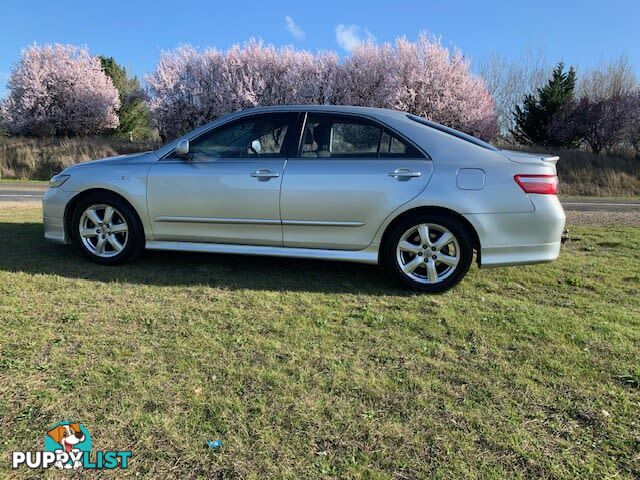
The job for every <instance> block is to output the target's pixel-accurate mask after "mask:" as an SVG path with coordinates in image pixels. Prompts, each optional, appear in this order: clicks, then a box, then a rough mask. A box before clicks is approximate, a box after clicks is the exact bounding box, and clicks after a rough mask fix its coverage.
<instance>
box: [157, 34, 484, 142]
mask: <svg viewBox="0 0 640 480" xmlns="http://www.w3.org/2000/svg"><path fill="white" fill-rule="evenodd" d="M146 80H147V84H148V85H149V89H150V93H151V105H150V106H151V110H152V112H153V114H154V115H155V118H156V121H157V122H158V127H159V129H160V132H161V134H162V135H163V136H164V137H175V136H176V135H178V134H180V133H183V132H185V131H187V130H189V129H192V128H194V127H196V126H198V125H201V124H202V123H205V122H206V121H209V120H212V119H214V118H216V117H218V116H220V115H222V114H224V113H228V112H231V111H234V110H239V109H242V108H247V107H253V106H258V105H278V104H292V103H297V104H310V103H319V104H323V103H332V104H348V105H365V106H374V107H383V108H395V109H399V110H406V111H408V112H411V113H414V114H416V115H421V116H424V117H427V118H429V119H430V120H433V121H436V122H440V123H444V124H446V125H448V126H451V127H454V128H459V129H461V130H463V131H465V132H468V133H471V134H473V135H477V136H480V137H482V138H487V139H488V138H491V137H493V136H494V135H495V133H496V128H497V127H496V114H495V106H494V103H493V100H492V99H491V96H490V95H489V93H488V91H487V89H486V88H485V85H484V81H483V80H482V79H481V78H480V77H477V76H475V75H473V74H472V73H471V72H470V70H469V63H468V61H467V60H466V59H465V58H464V57H463V56H462V54H461V53H460V52H458V51H455V52H453V53H451V52H450V51H449V50H448V49H447V48H445V47H443V46H442V45H441V44H440V42H439V41H437V40H435V39H433V38H431V37H429V36H427V35H424V34H423V35H421V36H420V37H419V38H418V40H417V41H416V42H410V41H408V40H406V39H398V40H397V41H396V43H395V45H393V46H392V45H389V44H384V45H374V44H372V43H367V44H363V45H361V46H359V47H357V48H356V49H355V50H354V51H353V52H352V53H351V55H350V56H348V57H346V58H345V59H343V60H342V61H340V59H339V57H338V56H337V55H336V54H335V53H333V52H319V53H316V54H313V53H310V52H307V51H297V50H294V49H292V48H291V47H284V48H281V49H276V48H275V47H273V46H272V45H266V46H265V45H264V44H262V43H260V42H256V41H249V42H248V43H246V44H245V45H244V46H242V47H240V46H234V47H232V48H231V49H229V50H228V51H227V52H221V51H219V50H205V51H202V52H199V51H197V50H195V49H194V48H192V47H181V48H179V49H177V50H175V51H170V52H164V53H163V54H162V56H161V59H160V62H159V63H158V66H157V68H156V71H155V72H154V73H152V74H151V75H148V76H147V77H146Z"/></svg>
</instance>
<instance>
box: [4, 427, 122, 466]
mask: <svg viewBox="0 0 640 480" xmlns="http://www.w3.org/2000/svg"><path fill="white" fill-rule="evenodd" d="M92 448H93V442H92V440H91V435H89V431H88V430H87V429H86V427H85V426H84V425H82V424H81V423H72V422H68V421H63V422H58V423H56V424H55V425H54V426H53V427H51V428H49V429H48V430H47V433H46V434H45V435H44V450H42V451H15V452H13V453H12V456H11V468H14V469H17V468H24V467H26V468H31V469H47V468H51V467H54V468H57V469H59V470H70V469H73V470H78V469H85V470H113V469H115V468H122V469H124V468H127V467H128V466H129V459H130V458H131V450H98V451H93V450H92Z"/></svg>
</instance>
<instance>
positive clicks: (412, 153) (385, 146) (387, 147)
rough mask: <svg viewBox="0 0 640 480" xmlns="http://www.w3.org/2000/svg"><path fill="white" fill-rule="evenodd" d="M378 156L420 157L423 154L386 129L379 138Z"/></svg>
mask: <svg viewBox="0 0 640 480" xmlns="http://www.w3.org/2000/svg"><path fill="white" fill-rule="evenodd" d="M380 156H381V157H394V158H422V157H423V155H422V154H421V153H420V152H419V151H418V150H417V149H416V148H415V147H414V146H412V145H409V144H408V143H406V142H404V141H403V140H401V139H399V138H398V137H396V136H395V135H393V134H392V133H390V132H387V131H386V130H385V131H384V132H383V133H382V138H381V139H380Z"/></svg>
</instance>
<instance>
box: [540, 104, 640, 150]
mask: <svg viewBox="0 0 640 480" xmlns="http://www.w3.org/2000/svg"><path fill="white" fill-rule="evenodd" d="M634 103H635V102H634V98H633V96H632V94H625V95H622V96H616V97H608V98H600V99H595V100H590V99H589V98H587V97H582V98H580V100H578V101H577V102H575V103H573V104H572V105H571V107H570V110H569V114H568V115H567V117H568V118H567V119H560V118H558V119H554V121H552V128H553V127H555V130H556V135H557V137H558V138H560V139H567V140H572V139H576V138H578V139H582V140H583V141H584V142H586V144H587V145H589V148H591V151H592V152H593V153H600V152H601V151H603V150H607V149H610V148H612V147H614V146H615V145H617V144H619V143H620V142H622V141H623V139H624V138H625V134H626V132H627V128H629V126H630V121H631V115H632V113H633V109H634V107H635V105H634Z"/></svg>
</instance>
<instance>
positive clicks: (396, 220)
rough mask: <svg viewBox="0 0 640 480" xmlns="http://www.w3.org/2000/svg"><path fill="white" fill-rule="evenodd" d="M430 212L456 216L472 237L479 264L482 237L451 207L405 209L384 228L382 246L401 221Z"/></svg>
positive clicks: (379, 258) (380, 251)
mask: <svg viewBox="0 0 640 480" xmlns="http://www.w3.org/2000/svg"><path fill="white" fill-rule="evenodd" d="M429 213H431V214H433V213H438V214H441V215H446V216H449V217H452V218H455V219H456V220H458V221H459V222H460V223H461V224H462V225H463V227H464V228H465V230H466V231H467V232H468V233H469V235H470V236H471V239H472V242H473V245H472V246H473V249H474V250H475V251H476V256H477V262H478V265H479V264H480V251H481V250H480V237H479V236H478V232H477V231H476V229H475V228H474V227H473V225H472V224H471V222H470V221H469V220H467V219H466V218H465V217H464V216H463V215H461V214H459V213H458V212H456V211H455V210H451V209H450V208H445V207H437V206H421V207H414V208H411V209H409V210H405V211H404V212H402V213H400V214H399V215H398V216H397V217H395V218H394V219H393V220H392V221H391V222H389V224H388V225H387V227H386V228H385V230H384V233H383V234H382V239H381V241H380V245H381V246H382V245H384V244H385V242H386V240H387V237H388V235H389V234H390V232H391V231H392V230H393V228H394V227H395V226H396V225H397V224H398V223H399V222H401V221H403V220H405V219H406V218H409V217H412V216H414V215H420V214H429ZM382 251H383V248H379V249H378V263H382Z"/></svg>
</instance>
